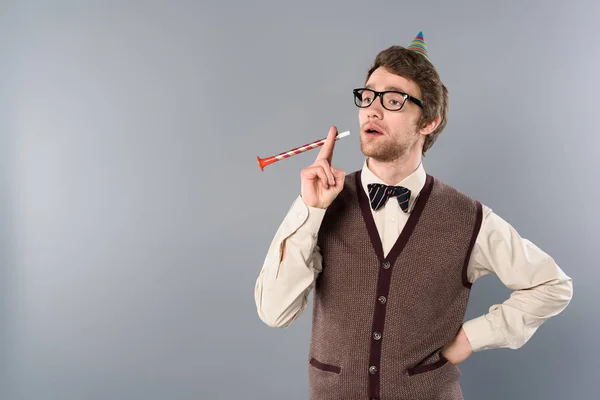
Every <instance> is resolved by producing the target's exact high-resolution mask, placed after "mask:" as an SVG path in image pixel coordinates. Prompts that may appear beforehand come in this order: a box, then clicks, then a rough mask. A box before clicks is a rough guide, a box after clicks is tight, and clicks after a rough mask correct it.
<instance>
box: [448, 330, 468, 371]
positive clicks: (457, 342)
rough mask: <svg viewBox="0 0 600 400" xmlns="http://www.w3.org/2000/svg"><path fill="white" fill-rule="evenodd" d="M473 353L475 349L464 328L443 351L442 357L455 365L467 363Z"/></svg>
mask: <svg viewBox="0 0 600 400" xmlns="http://www.w3.org/2000/svg"><path fill="white" fill-rule="evenodd" d="M472 353H473V348H472V347H471V343H469V339H468V338H467V334H466V333H465V331H464V330H463V329H462V328H461V329H460V332H458V335H456V338H454V340H453V341H452V342H451V343H449V344H448V345H446V346H445V347H444V349H442V355H443V356H444V357H446V359H447V360H448V361H450V363H451V364H454V365H456V364H460V363H461V362H463V361H465V360H466V359H467V358H469V356H470V355H471V354H472Z"/></svg>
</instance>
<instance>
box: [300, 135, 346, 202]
mask: <svg viewBox="0 0 600 400" xmlns="http://www.w3.org/2000/svg"><path fill="white" fill-rule="evenodd" d="M336 136H337V128H336V127H335V126H332V127H331V129H329V134H328V135H327V139H326V140H325V144H324V145H323V146H322V147H321V150H320V151H319V155H318V156H317V159H316V160H315V162H314V163H313V164H311V165H310V166H308V167H306V168H304V169H303V170H302V171H301V173H300V177H301V196H302V199H303V200H304V202H305V203H306V204H307V205H309V206H311V207H317V208H323V209H325V208H327V207H329V205H330V204H331V203H332V202H333V200H335V198H336V197H337V195H338V194H340V192H341V191H342V189H343V188H344V178H345V177H346V173H345V172H344V171H343V170H341V169H335V168H333V167H332V166H331V159H332V157H333V148H334V147H335V138H336Z"/></svg>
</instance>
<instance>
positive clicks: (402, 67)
mask: <svg viewBox="0 0 600 400" xmlns="http://www.w3.org/2000/svg"><path fill="white" fill-rule="evenodd" d="M380 67H384V68H385V69H387V70H388V71H389V72H391V73H393V74H396V75H400V76H402V77H403V78H406V79H409V80H411V81H413V82H415V83H416V84H417V85H418V86H419V88H420V89H421V97H422V98H421V101H422V102H423V115H422V116H421V120H420V121H419V128H422V127H424V126H425V125H427V124H429V123H430V122H433V121H434V120H435V118H436V117H437V116H438V115H439V116H440V124H439V125H438V127H437V128H435V130H434V131H433V132H431V133H430V134H429V135H427V136H426V137H425V144H424V145H423V154H425V152H426V151H427V150H429V148H431V146H433V143H434V142H435V141H436V139H437V137H438V136H439V135H440V133H442V131H443V130H444V128H445V126H446V123H447V121H448V89H447V88H446V86H445V85H444V84H443V83H442V81H441V79H440V76H439V75H438V72H437V71H436V69H435V67H434V66H433V64H431V62H430V61H429V60H428V59H427V58H425V57H424V56H423V55H422V54H418V53H416V52H414V51H411V50H407V49H406V48H404V47H401V46H391V47H389V48H387V49H385V50H383V51H381V52H380V53H379V54H377V57H376V58H375V62H374V63H373V66H372V67H371V68H370V69H369V72H368V74H367V79H366V80H369V77H370V76H371V74H372V73H373V72H374V71H375V70H376V69H377V68H380Z"/></svg>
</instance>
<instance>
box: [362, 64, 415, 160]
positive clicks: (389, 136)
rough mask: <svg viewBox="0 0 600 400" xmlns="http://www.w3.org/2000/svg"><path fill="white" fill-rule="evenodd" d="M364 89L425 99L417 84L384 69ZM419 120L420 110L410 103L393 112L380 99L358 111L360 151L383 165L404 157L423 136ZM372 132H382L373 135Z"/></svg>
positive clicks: (370, 78)
mask: <svg viewBox="0 0 600 400" xmlns="http://www.w3.org/2000/svg"><path fill="white" fill-rule="evenodd" d="M365 87H366V88H368V89H373V90H376V91H379V92H383V91H386V90H396V91H400V92H404V93H407V94H409V95H411V96H413V97H416V98H418V99H422V97H421V90H420V89H419V87H418V86H417V84H416V83H414V82H412V81H409V80H407V79H405V78H403V77H401V76H398V75H395V74H392V73H390V72H388V71H387V70H386V69H385V68H378V69H377V70H375V71H374V72H373V74H371V76H370V77H369V80H368V81H367V83H366V85H365ZM420 117H421V109H420V107H419V106H417V105H416V104H414V103H413V102H411V101H410V100H406V102H405V103H404V106H403V107H402V109H401V110H400V111H390V110H387V109H385V108H384V107H382V105H381V98H380V97H377V98H376V99H375V100H374V101H373V103H372V104H371V105H370V106H369V107H367V108H359V113H358V119H359V123H360V147H361V151H362V152H363V154H364V155H365V156H367V157H370V158H373V159H375V160H378V161H383V162H390V161H394V160H397V159H398V158H401V157H403V156H404V155H405V154H406V153H408V152H409V150H411V149H412V148H414V146H415V145H416V144H417V142H418V141H419V139H420V138H421V136H422V135H421V134H420V133H419V129H418V122H419V119H420ZM371 129H376V130H378V131H379V132H380V133H370V130H371ZM423 138H424V137H423ZM419 151H420V150H419Z"/></svg>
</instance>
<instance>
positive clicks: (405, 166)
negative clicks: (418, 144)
mask: <svg viewBox="0 0 600 400" xmlns="http://www.w3.org/2000/svg"><path fill="white" fill-rule="evenodd" d="M420 164H421V154H420V153H415V152H412V153H408V154H405V155H403V156H402V157H400V158H398V159H395V160H392V161H380V160H376V159H374V158H370V157H369V158H367V166H368V167H369V169H370V170H371V171H372V172H373V173H374V174H375V175H376V176H377V177H378V178H379V179H381V180H382V181H383V182H384V183H385V184H386V185H396V184H398V182H400V181H402V180H403V179H404V178H406V177H407V176H409V175H410V174H412V173H413V172H415V170H416V169H417V168H419V165H420Z"/></svg>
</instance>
